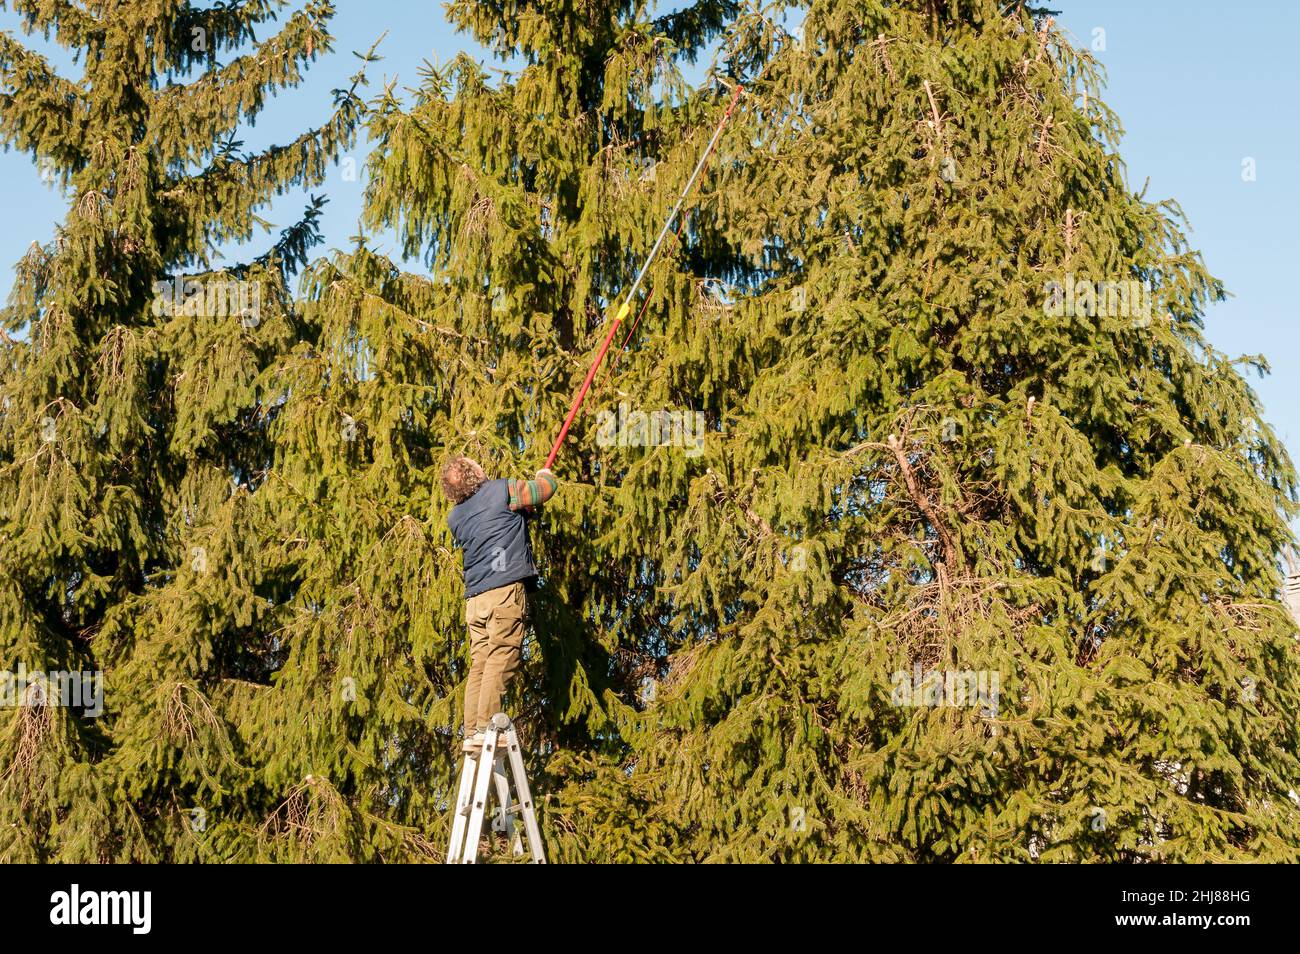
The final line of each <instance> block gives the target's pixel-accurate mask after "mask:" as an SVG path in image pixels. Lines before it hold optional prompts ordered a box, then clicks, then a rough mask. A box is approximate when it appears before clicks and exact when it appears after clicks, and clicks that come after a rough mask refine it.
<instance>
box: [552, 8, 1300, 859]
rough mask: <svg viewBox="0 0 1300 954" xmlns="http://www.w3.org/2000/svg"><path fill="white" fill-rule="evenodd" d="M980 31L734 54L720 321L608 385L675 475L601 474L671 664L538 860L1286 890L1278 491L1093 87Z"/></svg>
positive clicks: (992, 22) (654, 352) (929, 23)
mask: <svg viewBox="0 0 1300 954" xmlns="http://www.w3.org/2000/svg"><path fill="white" fill-rule="evenodd" d="M1004 6H1005V5H1002V4H998V3H994V2H986V0H966V2H952V3H930V2H916V3H893V4H883V3H870V2H868V3H843V2H838V0H827V2H814V3H811V4H809V5H808V6H807V8H806V11H805V12H806V18H805V19H804V20H803V27H802V33H801V35H792V34H790V33H787V32H785V31H783V30H781V29H780V28H779V27H777V26H774V25H773V23H772V21H771V20H770V19H768V18H766V17H763V16H762V15H761V14H746V15H745V16H742V17H740V18H739V19H738V20H737V22H736V23H735V24H734V27H733V29H732V31H731V33H730V35H729V37H728V41H727V43H726V45H725V56H724V61H726V62H730V64H731V65H732V67H733V68H734V70H735V71H736V72H737V73H740V74H741V75H746V74H745V70H746V67H752V66H753V65H755V64H756V65H757V66H758V67H759V73H758V78H757V79H756V80H755V81H754V82H753V85H752V87H751V90H750V93H751V97H752V98H751V100H750V101H749V102H748V108H747V109H746V110H745V111H744V112H743V113H742V114H741V118H740V120H739V123H738V127H737V128H736V130H735V131H734V134H733V135H732V136H731V137H729V138H728V140H727V143H728V150H727V153H726V158H727V160H728V161H727V163H726V172H725V174H724V177H723V178H722V179H721V182H720V184H719V186H718V188H717V191H716V192H715V193H714V194H713V195H712V196H711V197H710V202H709V204H708V205H707V206H706V208H707V210H708V212H709V213H710V215H711V217H712V218H713V221H715V222H716V223H718V224H719V226H720V231H719V233H718V236H717V237H716V238H715V237H714V236H713V235H712V234H710V233H707V232H703V231H702V232H701V233H700V234H699V236H698V237H696V236H692V239H693V240H692V242H691V243H690V246H691V248H692V250H693V251H694V252H695V254H696V255H700V256H704V255H707V257H708V260H709V261H710V262H711V263H712V264H713V267H714V268H718V269H720V270H721V271H722V274H723V275H724V276H725V277H726V278H727V280H728V281H729V282H730V283H731V285H732V287H733V289H734V293H733V294H734V300H733V301H732V302H731V303H729V304H728V305H727V306H725V307H722V308H715V307H713V306H711V305H707V304H705V303H703V302H699V301H698V300H697V302H696V304H695V305H694V307H693V308H691V309H690V315H689V319H688V320H681V319H680V318H678V317H677V316H675V315H674V314H673V313H672V312H671V310H670V311H669V312H668V313H667V314H665V315H664V316H663V317H657V320H654V321H648V324H649V326H650V328H651V329H653V330H648V331H647V332H646V333H645V334H644V337H643V343H642V345H641V347H640V348H639V349H638V350H637V351H636V352H635V353H634V354H632V355H629V356H628V358H627V359H626V360H625V362H624V365H623V369H622V370H621V371H620V377H619V378H618V380H617V387H618V388H620V389H622V390H624V391H626V392H628V393H629V394H633V395H637V396H638V398H639V399H640V400H642V401H645V402H646V403H647V404H651V405H653V404H656V403H659V402H667V403H672V404H685V403H690V404H692V405H693V406H696V407H699V406H701V405H702V406H703V407H704V409H705V413H706V414H707V416H708V418H709V421H710V425H711V430H710V433H709V435H708V441H707V444H706V451H705V453H704V454H703V455H702V456H701V457H700V458H699V459H697V460H695V461H690V460H687V459H684V458H682V457H681V456H680V455H677V456H674V455H672V454H671V453H665V452H664V450H662V449H660V450H655V451H651V452H648V453H647V452H644V451H640V452H638V451H628V452H625V453H622V454H619V455H617V456H614V457H613V459H612V460H611V459H610V456H609V455H602V457H601V460H600V473H601V475H602V477H604V478H605V479H606V480H607V481H608V482H609V483H612V484H616V485H617V490H613V489H611V490H608V491H606V492H605V495H606V496H608V498H609V499H610V501H611V506H610V507H609V510H608V512H609V514H610V515H611V516H610V523H609V524H608V525H607V527H605V528H603V530H604V536H603V537H601V538H600V539H601V540H602V541H607V542H606V543H605V544H604V545H605V546H608V547H610V548H612V549H613V553H612V555H605V556H603V557H602V558H601V560H600V562H601V564H602V565H609V564H617V563H618V562H619V560H620V559H622V558H628V559H636V558H638V557H639V558H640V560H641V561H644V562H640V563H638V564H636V565H637V566H638V567H641V568H643V569H642V570H641V572H640V574H639V576H638V579H637V582H636V585H635V587H634V589H635V590H636V591H637V592H638V593H641V592H644V591H645V589H646V588H647V587H648V586H649V585H653V586H655V592H656V594H658V595H659V597H660V598H661V599H662V601H663V602H662V603H661V604H660V612H661V613H662V616H661V617H660V618H662V619H669V618H670V619H671V621H672V622H671V623H670V624H669V625H668V626H667V627H665V629H667V630H668V631H669V632H670V633H671V636H670V637H669V638H668V640H667V641H666V649H667V650H668V651H669V653H670V654H671V655H670V658H669V659H668V661H667V665H666V667H665V668H664V670H663V671H662V672H661V673H660V674H659V675H660V676H661V678H660V680H659V681H658V682H657V684H656V686H657V691H656V692H655V693H654V701H653V703H652V704H651V705H649V706H647V707H646V708H645V709H644V712H643V716H642V718H641V719H639V720H637V721H636V723H635V725H634V727H631V728H629V730H628V731H627V732H625V734H624V737H625V738H626V739H627V741H628V745H629V748H630V751H629V752H628V754H627V755H626V756H625V757H624V758H623V759H622V760H621V761H620V762H619V763H618V771H612V772H611V771H608V770H606V771H604V772H603V773H594V774H593V776H592V778H591V780H590V781H585V782H584V781H583V780H581V779H576V778H575V779H574V780H573V782H572V783H571V786H570V788H569V789H568V790H567V791H566V798H565V799H564V808H563V810H562V813H561V818H563V823H562V824H558V825H557V827H559V828H560V829H561V830H562V831H564V832H566V833H567V832H570V831H571V832H572V833H573V835H572V837H569V836H568V835H567V834H566V835H562V836H561V840H562V842H563V844H564V847H565V850H566V851H567V852H569V853H570V856H571V857H578V856H585V857H591V856H592V855H595V856H596V857H603V858H619V857H627V856H629V855H638V854H639V855H644V856H662V857H672V858H680V859H695V860H744V861H756V860H868V861H1023V860H1030V859H1039V860H1045V861H1047V860H1051V861H1061V860H1068V861H1090V860H1107V861H1115V860H1129V861H1136V860H1161V861H1228V860H1267V861H1282V860H1288V861H1294V860H1295V859H1296V857H1297V853H1298V846H1300V827H1298V826H1300V814H1298V809H1297V796H1296V789H1297V785H1296V783H1297V780H1298V775H1300V765H1298V764H1297V761H1296V747H1297V734H1296V724H1295V720H1294V719H1293V718H1292V717H1291V713H1292V712H1294V711H1295V707H1296V704H1297V691H1298V690H1300V682H1298V680H1297V676H1298V675H1300V672H1298V670H1297V656H1296V645H1295V638H1296V631H1295V627H1294V625H1293V624H1292V623H1291V622H1290V621H1289V620H1288V619H1287V617H1286V614H1285V612H1284V610H1283V606H1282V604H1281V602H1280V599H1279V595H1280V592H1279V591H1280V576H1279V553H1280V550H1281V549H1282V547H1283V545H1284V544H1285V543H1286V542H1287V540H1288V539H1289V533H1288V530H1287V525H1286V518H1287V517H1289V516H1291V515H1293V514H1294V513H1295V507H1294V501H1295V474H1294V471H1293V469H1292V466H1291V463H1290V461H1289V460H1288V458H1287V456H1286V453H1285V451H1284V450H1283V449H1282V447H1281V445H1280V444H1279V442H1278V441H1277V439H1276V438H1275V436H1274V435H1273V433H1272V431H1271V430H1270V429H1269V427H1268V425H1267V424H1266V423H1265V422H1264V420H1263V418H1262V416H1261V408H1260V406H1259V403H1258V401H1257V399H1256V397H1255V395H1254V394H1253V392H1252V391H1251V389H1250V388H1249V386H1248V385H1247V383H1246V382H1245V380H1244V378H1243V377H1242V375H1241V373H1240V372H1239V370H1238V367H1237V364H1236V363H1235V362H1233V361H1231V360H1229V359H1228V358H1227V357H1225V356H1224V355H1221V354H1219V353H1217V352H1215V351H1214V350H1213V349H1212V348H1211V347H1210V346H1209V345H1208V344H1207V342H1206V341H1205V339H1204V337H1203V335H1202V325H1201V316H1202V314H1203V312H1204V309H1205V307H1206V306H1207V304H1209V303H1210V302H1212V301H1215V300H1217V299H1219V298H1221V297H1222V295H1223V294H1224V292H1223V289H1222V287H1221V285H1220V283H1219V282H1217V281H1216V280H1215V279H1214V278H1212V277H1211V275H1209V274H1208V273H1207V271H1206V270H1205V268H1204V265H1203V263H1202V261H1201V259H1200V257H1199V256H1198V255H1197V254H1196V253H1195V252H1194V251H1193V250H1192V249H1190V248H1189V247H1188V245H1187V241H1186V238H1185V235H1184V227H1183V225H1182V223H1181V218H1180V213H1179V210H1178V208H1177V206H1175V205H1174V204H1173V203H1171V202H1164V203H1153V202H1150V201H1148V200H1146V199H1145V198H1144V196H1143V195H1141V194H1134V192H1133V191H1132V190H1131V189H1130V188H1129V187H1128V185H1127V183H1126V181H1125V177H1124V169H1123V164H1122V161H1121V160H1120V158H1119V156H1118V155H1117V154H1116V145H1117V140H1118V136H1119V124H1118V121H1117V119H1116V117H1115V116H1114V115H1113V114H1112V113H1111V112H1110V111H1109V110H1108V109H1107V108H1106V106H1105V105H1104V103H1103V102H1102V100H1101V98H1100V95H1099V94H1100V90H1099V75H1098V67H1097V66H1096V64H1095V63H1094V62H1093V61H1092V59H1091V57H1090V56H1089V54H1088V53H1087V52H1086V51H1080V50H1076V49H1074V48H1072V47H1071V46H1070V45H1069V44H1068V42H1066V40H1064V39H1063V37H1062V36H1061V35H1060V33H1059V32H1058V31H1057V30H1056V29H1055V28H1054V26H1053V24H1052V21H1051V19H1050V17H1049V16H1048V15H1047V14H1046V13H1045V12H1041V11H1033V10H1031V9H1029V8H1027V7H1025V6H1024V5H1012V6H1011V8H1010V9H1004ZM748 75H753V74H752V73H750V74H748ZM715 242H716V244H713V243H715ZM686 261H687V262H689V263H690V265H691V266H692V267H691V274H692V275H696V276H698V275H701V274H704V273H705V272H704V270H703V269H702V268H701V267H700V266H699V264H697V263H696V262H690V260H689V259H687V260H686ZM715 274H716V273H715ZM1090 289H1091V291H1092V292H1095V293H1098V294H1101V295H1102V296H1103V297H1102V298H1101V299H1100V300H1093V301H1091V303H1090V301H1089V299H1088V293H1089V290H1090ZM652 314H653V312H652ZM1252 363H1254V364H1256V365H1259V364H1260V362H1259V361H1253V362H1252V361H1248V362H1247V364H1248V365H1249V364H1252ZM601 397H603V398H604V399H605V400H607V401H609V400H613V398H612V396H610V392H609V391H606V392H605V393H604V395H602V396H601ZM592 466H593V469H594V466H595V465H592ZM615 475H617V476H616V477H615ZM646 540H653V541H654V543H655V544H656V545H655V547H654V548H653V549H646V550H645V551H643V552H638V551H639V548H640V545H641V541H646ZM994 678H996V682H995V681H994ZM954 690H955V692H954ZM963 695H964V696H965V698H962V696H963Z"/></svg>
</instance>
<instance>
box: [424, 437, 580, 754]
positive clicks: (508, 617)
mask: <svg viewBox="0 0 1300 954" xmlns="http://www.w3.org/2000/svg"><path fill="white" fill-rule="evenodd" d="M557 486H558V482H557V481H556V479H555V476H554V475H553V474H552V473H551V472H550V471H549V470H539V471H538V472H537V478H536V479H535V480H504V479H498V480H488V479H487V475H486V474H485V473H483V468H482V467H480V466H479V465H478V464H477V463H475V462H474V461H472V460H470V459H469V458H468V457H453V458H452V459H451V460H449V461H448V462H447V464H446V466H445V467H443V469H442V490H443V493H445V494H446V495H447V499H449V500H450V501H451V502H452V503H453V504H454V505H455V506H453V507H452V508H451V513H450V514H449V515H448V516H447V526H448V527H450V528H451V535H452V538H453V539H454V540H455V541H456V545H457V546H458V547H460V549H461V561H462V565H463V566H464V569H465V623H466V625H467V626H468V627H469V653H470V668H469V677H468V678H467V679H466V680H465V742H464V745H463V748H464V750H465V751H466V752H469V753H475V752H477V751H478V750H479V749H481V748H482V747H483V736H484V732H485V730H486V729H487V725H488V721H489V720H490V719H491V718H492V717H493V716H494V715H496V714H497V713H498V712H500V711H501V699H502V697H503V696H504V695H505V689H506V683H507V682H509V681H510V678H511V677H512V676H513V675H514V674H515V672H516V671H518V669H519V662H520V654H521V651H522V649H523V644H524V606H525V602H524V600H525V597H524V590H525V588H527V589H530V590H531V589H533V588H534V586H535V585H536V583H537V565H536V564H535V563H534V562H533V553H532V549H531V547H530V546H529V543H528V516H529V514H531V512H532V509H533V508H534V507H536V506H538V505H540V504H542V503H544V502H546V501H547V500H550V499H551V497H552V496H553V495H554V494H555V490H556V487H557Z"/></svg>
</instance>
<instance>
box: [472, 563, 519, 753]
mask: <svg viewBox="0 0 1300 954" xmlns="http://www.w3.org/2000/svg"><path fill="white" fill-rule="evenodd" d="M465 624H466V625H467V626H468V627H469V658H470V667H469V677H468V678H467V679H466V680H465V735H466V736H469V735H472V734H474V733H475V732H479V731H482V730H484V729H486V728H487V726H488V722H489V721H490V720H491V719H492V717H493V716H494V715H496V714H497V713H498V712H500V711H501V700H502V698H503V697H504V696H505V692H506V683H507V682H509V681H510V677H511V676H513V675H514V674H515V673H516V672H517V671H518V670H519V662H520V655H521V653H522V651H523V647H524V584H523V583H510V584H508V585H506V586H498V587H497V588H496V589H494V590H488V591H487V592H486V593H480V594H479V595H478V596H471V597H470V598H469V599H468V600H466V601H465Z"/></svg>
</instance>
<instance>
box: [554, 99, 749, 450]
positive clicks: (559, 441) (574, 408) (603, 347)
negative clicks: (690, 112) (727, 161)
mask: <svg viewBox="0 0 1300 954" xmlns="http://www.w3.org/2000/svg"><path fill="white" fill-rule="evenodd" d="M742 92H744V87H743V86H741V85H739V84H737V85H736V90H735V92H734V93H732V96H731V102H730V103H728V104H727V111H726V112H725V113H724V114H723V116H722V120H721V121H720V122H719V123H718V128H717V129H716V130H714V132H713V138H712V139H710V140H709V144H708V146H707V147H705V150H704V155H702V156H700V161H699V162H697V163H696V164H695V170H694V171H693V172H692V173H691V177H690V179H688V180H687V182H686V188H685V189H683V190H682V194H681V197H680V198H678V200H677V204H676V205H675V206H673V211H672V214H671V215H669V216H668V221H666V222H665V223H664V227H663V228H662V229H660V231H659V237H658V238H657V239H655V244H654V247H653V248H651V249H650V254H649V255H648V256H647V257H646V260H645V264H643V265H642V266H641V271H640V272H639V273H638V274H637V276H636V281H634V282H633V283H632V289H631V291H629V292H628V294H627V299H626V300H625V301H624V302H623V304H622V305H620V306H619V309H618V313H617V314H616V315H615V316H614V321H613V323H612V324H611V325H610V326H609V331H608V332H606V334H605V340H604V341H602V342H601V343H600V350H599V351H597V352H596V360H595V361H593V362H592V363H591V368H590V369H589V370H588V371H587V376H586V377H585V378H584V379H583V381H582V387H580V388H578V393H577V394H575V395H574V396H573V404H572V405H571V406H570V408H569V413H568V415H566V416H565V418H564V425H563V426H562V427H561V428H560V433H559V436H557V437H556V438H555V443H554V444H552V445H551V452H550V453H549V454H547V455H546V463H545V464H544V465H543V467H544V468H545V469H546V470H550V469H551V465H552V464H554V463H555V458H556V457H558V456H559V453H560V448H561V447H562V446H563V445H564V438H565V437H567V436H568V434H569V428H570V427H571V426H572V425H573V421H574V418H576V417H577V416H578V411H579V410H581V408H582V402H583V401H585V400H586V398H587V392H588V391H590V390H591V382H592V381H594V380H596V372H598V371H599V370H600V365H601V363H602V362H603V361H604V360H605V353H606V352H607V351H609V345H610V343H611V342H612V341H613V340H614V335H615V334H617V333H618V329H619V326H620V325H622V324H623V319H624V318H626V317H627V314H628V311H629V309H630V308H631V307H632V302H633V300H634V299H635V298H636V293H637V289H638V288H640V287H641V282H642V281H643V280H644V279H645V276H646V272H648V271H649V270H650V264H651V263H652V262H653V261H654V259H655V255H656V254H658V252H659V247H660V246H661V245H663V242H664V236H666V235H667V234H668V230H669V229H670V228H672V225H673V221H674V220H675V219H676V218H677V214H678V213H679V212H680V211H681V209H682V203H683V202H685V201H686V197H687V196H688V195H690V193H691V189H693V188H694V187H695V180H696V179H698V178H699V176H700V172H701V170H703V169H704V164H705V163H706V162H707V161H708V159H709V153H711V152H713V147H714V146H716V145H717V144H718V140H719V139H721V138H722V130H723V128H724V127H725V126H726V125H727V120H728V119H730V118H731V111H732V110H733V109H735V108H736V102H737V100H739V99H740V94H741V93H742Z"/></svg>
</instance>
